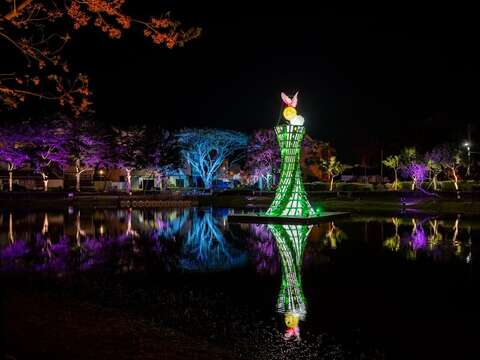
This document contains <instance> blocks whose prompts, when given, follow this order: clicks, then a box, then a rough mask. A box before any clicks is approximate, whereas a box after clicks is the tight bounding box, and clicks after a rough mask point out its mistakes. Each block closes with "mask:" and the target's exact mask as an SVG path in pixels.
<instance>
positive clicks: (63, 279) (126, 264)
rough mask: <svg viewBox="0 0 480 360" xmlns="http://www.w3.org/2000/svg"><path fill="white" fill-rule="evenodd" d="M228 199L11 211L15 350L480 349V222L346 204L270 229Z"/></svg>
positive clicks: (118, 353)
mask: <svg viewBox="0 0 480 360" xmlns="http://www.w3.org/2000/svg"><path fill="white" fill-rule="evenodd" d="M231 211H232V210H230V209H216V208H198V209H169V210H166V209H142V210H138V209H116V210H112V209H90V210H85V209H82V210H79V209H74V208H68V209H65V210H62V211H50V210H49V211H33V210H32V211H28V210H22V211H20V210H18V209H16V210H8V209H3V210H2V211H1V213H0V271H1V274H2V275H1V276H2V281H3V284H4V285H5V286H4V289H5V291H4V292H3V293H2V294H3V296H2V300H3V301H2V303H3V309H2V310H3V313H4V319H5V320H4V321H3V324H2V325H3V332H4V334H3V335H4V336H3V337H4V338H5V340H4V342H5V344H3V345H4V347H5V349H7V354H9V356H13V357H15V358H17V359H19V358H30V357H32V356H34V355H35V356H37V357H38V355H40V356H41V357H42V356H44V357H49V358H52V357H55V358H70V359H71V358H79V359H80V358H90V357H92V356H93V357H96V358H115V359H122V358H125V359H127V358H149V357H155V358H183V357H182V356H184V357H186V356H190V355H193V357H194V358H210V359H211V358H245V359H255V358H258V359H269V358H270V359H271V358H292V357H296V358H299V359H301V358H319V357H321V358H324V359H417V358H418V359H425V358H432V359H439V358H445V359H452V358H455V359H467V358H468V359H470V358H478V355H480V353H479V351H478V350H477V349H476V346H475V345H476V342H477V341H478V340H479V339H480V336H479V332H478V331H477V330H473V329H475V328H478V320H479V316H478V315H479V311H478V296H477V293H476V287H477V286H476V281H478V276H477V270H476V269H477V266H476V265H477V264H478V261H477V257H478V255H479V253H478V248H479V238H480V219H478V218H463V217H461V216H453V217H442V216H433V215H432V216H426V215H415V216H412V215H406V214H403V215H400V214H399V215H395V216H373V215H352V216H351V217H348V218H342V219H338V221H330V222H326V223H322V224H319V225H315V226H307V225H270V226H267V225H256V224H248V225H247V224H244V225H239V224H229V223H228V222H227V216H228V214H229V213H230V212H231ZM127 334H128V335H127ZM99 338H101V339H102V341H98V339H99ZM139 339H141V341H140V340H139ZM159 353H161V354H162V356H160V357H156V356H155V354H157V355H158V354H159Z"/></svg>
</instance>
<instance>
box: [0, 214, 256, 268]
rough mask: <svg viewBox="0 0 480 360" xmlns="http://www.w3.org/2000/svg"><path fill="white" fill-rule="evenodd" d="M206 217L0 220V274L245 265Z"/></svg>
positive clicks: (216, 219) (224, 230)
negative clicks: (7, 271) (4, 271)
mask: <svg viewBox="0 0 480 360" xmlns="http://www.w3.org/2000/svg"><path fill="white" fill-rule="evenodd" d="M227 214H228V213H227V212H226V211H223V212H218V211H214V210H212V209H194V210H189V209H170V210H160V211H158V210H157V211H155V210H146V211H139V210H132V209H127V210H102V211H93V212H86V211H85V212H84V211H80V210H74V211H72V209H68V212H65V213H63V212H50V213H49V212H38V213H14V212H12V211H8V212H5V211H4V212H1V213H0V266H1V269H3V270H16V271H43V272H50V273H54V274H56V275H58V276H62V275H64V274H65V273H67V272H75V271H84V270H88V269H92V268H96V269H103V268H108V269H111V270H113V271H115V272H130V271H143V270H145V269H148V268H152V269H157V270H167V271H169V270H174V269H178V268H181V269H188V270H225V269H229V268H232V267H235V266H241V265H243V264H245V262H246V261H247V256H246V252H245V251H241V250H239V249H238V248H237V247H236V246H235V245H234V244H233V240H232V236H231V235H230V231H229V229H228V226H227V223H226V216H227Z"/></svg>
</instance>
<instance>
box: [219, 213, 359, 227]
mask: <svg viewBox="0 0 480 360" xmlns="http://www.w3.org/2000/svg"><path fill="white" fill-rule="evenodd" d="M347 216H350V213H349V212H324V213H321V214H319V215H316V216H309V217H298V216H269V215H265V214H254V213H249V214H231V215H228V221H229V222H231V223H249V224H252V223H257V224H284V225H290V224H292V225H297V224H298V225H313V224H319V223H322V222H325V221H331V220H333V219H336V218H340V217H347Z"/></svg>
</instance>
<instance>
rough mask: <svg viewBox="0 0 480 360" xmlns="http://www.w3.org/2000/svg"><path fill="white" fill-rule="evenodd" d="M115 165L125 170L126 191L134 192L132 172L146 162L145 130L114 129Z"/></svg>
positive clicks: (142, 128) (140, 128) (141, 128)
mask: <svg viewBox="0 0 480 360" xmlns="http://www.w3.org/2000/svg"><path fill="white" fill-rule="evenodd" d="M113 132H114V149H115V154H114V156H115V159H114V162H115V164H116V165H117V166H118V167H120V168H122V169H124V171H125V175H126V178H127V187H126V191H127V192H130V191H132V171H133V170H135V169H137V168H138V167H139V165H141V164H142V163H144V162H145V128H144V127H139V128H132V129H118V128H113Z"/></svg>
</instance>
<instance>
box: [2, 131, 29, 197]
mask: <svg viewBox="0 0 480 360" xmlns="http://www.w3.org/2000/svg"><path fill="white" fill-rule="evenodd" d="M25 127H26V125H25V124H18V125H16V126H13V125H10V126H5V127H3V128H2V129H0V161H4V162H5V163H6V164H7V170H8V190H9V191H12V190H13V171H14V170H15V169H17V168H19V167H22V166H23V165H25V164H26V163H27V162H28V161H29V160H30V157H29V155H28V145H29V143H28V142H29V139H28V135H27V133H26V132H25V131H24V129H25Z"/></svg>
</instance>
